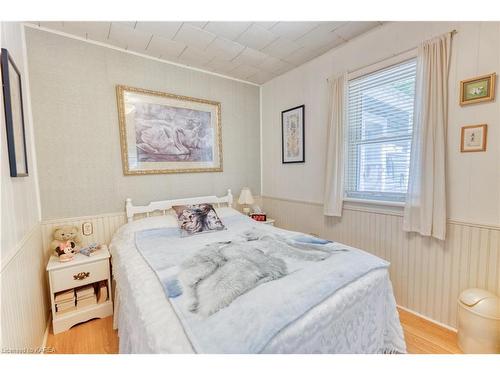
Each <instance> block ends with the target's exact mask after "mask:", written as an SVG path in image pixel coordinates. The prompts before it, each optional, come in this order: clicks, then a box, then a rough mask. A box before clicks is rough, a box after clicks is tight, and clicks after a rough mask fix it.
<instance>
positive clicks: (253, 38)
mask: <svg viewBox="0 0 500 375" xmlns="http://www.w3.org/2000/svg"><path fill="white" fill-rule="evenodd" d="M275 39H277V36H276V35H274V34H273V33H271V32H269V31H267V30H266V29H264V28H263V27H260V26H258V25H256V24H253V25H252V26H250V27H249V28H248V30H247V31H245V32H244V33H243V34H241V36H240V37H239V38H238V42H239V43H241V44H244V45H246V46H248V47H252V48H253V49H256V50H261V49H262V48H264V47H265V46H267V45H268V44H270V43H271V42H273V41H274V40H275Z"/></svg>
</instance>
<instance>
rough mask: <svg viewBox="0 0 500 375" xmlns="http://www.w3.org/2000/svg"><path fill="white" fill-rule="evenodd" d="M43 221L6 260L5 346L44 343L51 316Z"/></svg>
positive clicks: (3, 277)
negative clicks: (43, 246)
mask: <svg viewBox="0 0 500 375" xmlns="http://www.w3.org/2000/svg"><path fill="white" fill-rule="evenodd" d="M41 239H42V237H41V231H40V224H36V225H35V226H34V227H33V228H32V229H31V230H30V231H29V232H28V233H27V234H26V236H25V237H24V238H23V239H22V240H21V241H20V243H19V245H18V246H17V248H16V249H15V251H14V253H13V256H12V257H11V258H10V259H8V260H7V261H6V262H5V263H4V264H2V269H1V272H0V280H1V317H0V321H1V343H0V347H1V348H2V349H3V350H21V351H22V350H26V349H36V348H39V347H40V346H41V345H42V342H43V338H44V334H45V329H46V327H47V320H48V317H49V311H48V306H49V303H48V300H47V296H48V294H47V283H46V273H45V266H46V262H45V259H44V256H43V250H42V240H41Z"/></svg>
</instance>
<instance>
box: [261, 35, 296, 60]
mask: <svg viewBox="0 0 500 375" xmlns="http://www.w3.org/2000/svg"><path fill="white" fill-rule="evenodd" d="M300 47H301V46H300V45H298V44H297V43H295V42H292V41H290V40H288V39H285V38H283V37H280V38H279V39H277V40H275V41H274V42H272V43H271V44H270V45H268V46H267V47H266V48H264V49H263V50H262V52H265V53H267V54H269V55H271V56H274V57H277V58H280V59H282V58H284V57H285V56H288V55H290V54H291V53H292V52H294V51H296V50H298V49H300Z"/></svg>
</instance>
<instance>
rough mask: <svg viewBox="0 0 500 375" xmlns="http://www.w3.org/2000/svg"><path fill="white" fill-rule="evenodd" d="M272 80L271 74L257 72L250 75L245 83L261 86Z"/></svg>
mask: <svg viewBox="0 0 500 375" xmlns="http://www.w3.org/2000/svg"><path fill="white" fill-rule="evenodd" d="M272 78H273V74H272V73H268V72H257V73H255V74H252V75H251V76H248V77H247V81H250V82H253V83H257V84H259V85H262V84H263V83H265V82H267V81H269V80H271V79H272Z"/></svg>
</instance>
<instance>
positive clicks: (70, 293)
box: [54, 289, 75, 303]
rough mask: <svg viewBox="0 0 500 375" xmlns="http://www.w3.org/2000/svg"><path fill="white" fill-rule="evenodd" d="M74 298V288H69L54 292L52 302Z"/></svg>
mask: <svg viewBox="0 0 500 375" xmlns="http://www.w3.org/2000/svg"><path fill="white" fill-rule="evenodd" d="M74 299H75V291H74V289H70V290H65V291H63V292H59V293H56V294H55V297H54V302H55V303H60V302H67V301H70V300H74Z"/></svg>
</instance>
